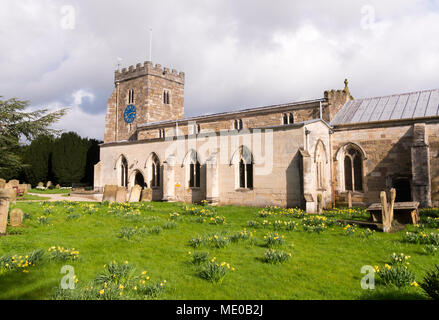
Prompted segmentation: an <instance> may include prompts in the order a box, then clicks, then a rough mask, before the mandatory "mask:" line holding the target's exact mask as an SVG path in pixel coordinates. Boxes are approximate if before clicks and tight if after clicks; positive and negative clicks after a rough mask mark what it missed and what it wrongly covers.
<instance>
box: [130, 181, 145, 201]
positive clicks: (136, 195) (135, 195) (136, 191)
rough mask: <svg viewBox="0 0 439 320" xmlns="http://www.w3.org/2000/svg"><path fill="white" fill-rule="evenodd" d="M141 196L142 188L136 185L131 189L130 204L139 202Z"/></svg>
mask: <svg viewBox="0 0 439 320" xmlns="http://www.w3.org/2000/svg"><path fill="white" fill-rule="evenodd" d="M141 194H142V187H141V186H139V185H138V184H136V185H135V186H134V187H132V188H131V191H130V196H129V199H128V202H139V201H140V196H141Z"/></svg>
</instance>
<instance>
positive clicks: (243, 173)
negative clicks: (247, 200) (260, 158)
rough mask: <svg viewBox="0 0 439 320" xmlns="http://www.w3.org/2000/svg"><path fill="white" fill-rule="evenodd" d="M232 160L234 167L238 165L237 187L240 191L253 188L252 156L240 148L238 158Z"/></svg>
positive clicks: (243, 148) (245, 149)
mask: <svg viewBox="0 0 439 320" xmlns="http://www.w3.org/2000/svg"><path fill="white" fill-rule="evenodd" d="M235 159H236V158H235ZM237 160H238V161H237V162H235V161H236V160H234V161H233V160H232V161H233V163H235V165H238V172H237V173H238V181H237V182H238V186H239V188H241V189H252V188H253V156H252V154H251V152H250V150H248V149H247V148H246V147H244V146H242V147H241V148H240V149H239V158H238V159H237Z"/></svg>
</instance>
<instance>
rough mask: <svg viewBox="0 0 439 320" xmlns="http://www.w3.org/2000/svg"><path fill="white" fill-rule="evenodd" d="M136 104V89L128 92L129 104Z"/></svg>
mask: <svg viewBox="0 0 439 320" xmlns="http://www.w3.org/2000/svg"><path fill="white" fill-rule="evenodd" d="M131 103H134V89H130V90H128V104H131Z"/></svg>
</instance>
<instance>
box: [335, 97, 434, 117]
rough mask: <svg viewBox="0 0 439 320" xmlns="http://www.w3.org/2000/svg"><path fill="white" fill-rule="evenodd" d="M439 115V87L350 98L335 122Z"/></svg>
mask: <svg viewBox="0 0 439 320" xmlns="http://www.w3.org/2000/svg"><path fill="white" fill-rule="evenodd" d="M434 116H439V89H435V90H425V91H418V92H411V93H403V94H396V95H391V96H385V97H376V98H365V99H358V100H352V101H348V102H347V103H346V104H345V105H344V106H343V107H342V108H341V110H340V111H339V112H338V113H337V115H336V116H335V118H334V120H333V121H332V122H331V124H332V125H341V124H351V123H365V122H375V121H386V120H400V119H415V118H424V117H434Z"/></svg>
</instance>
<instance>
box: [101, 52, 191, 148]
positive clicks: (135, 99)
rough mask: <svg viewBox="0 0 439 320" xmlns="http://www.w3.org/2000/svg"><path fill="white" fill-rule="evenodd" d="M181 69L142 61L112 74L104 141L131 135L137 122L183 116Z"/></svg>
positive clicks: (128, 138) (182, 76) (130, 137)
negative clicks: (111, 91) (112, 87)
mask: <svg viewBox="0 0 439 320" xmlns="http://www.w3.org/2000/svg"><path fill="white" fill-rule="evenodd" d="M184 78H185V75H184V72H177V70H175V69H172V71H171V70H170V69H169V68H162V66H161V65H159V64H156V65H155V66H153V64H152V62H150V61H146V62H145V63H144V64H143V65H141V64H140V63H139V64H137V65H136V67H134V66H130V67H129V68H128V69H126V68H123V69H122V71H119V70H116V71H115V74H114V84H115V88H114V90H113V93H112V95H111V97H110V99H109V100H108V103H107V115H106V117H105V135H104V142H105V143H109V142H115V141H123V140H130V139H134V138H135V133H136V128H137V126H138V125H140V124H143V123H147V122H157V121H164V120H177V119H182V118H184Z"/></svg>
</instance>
